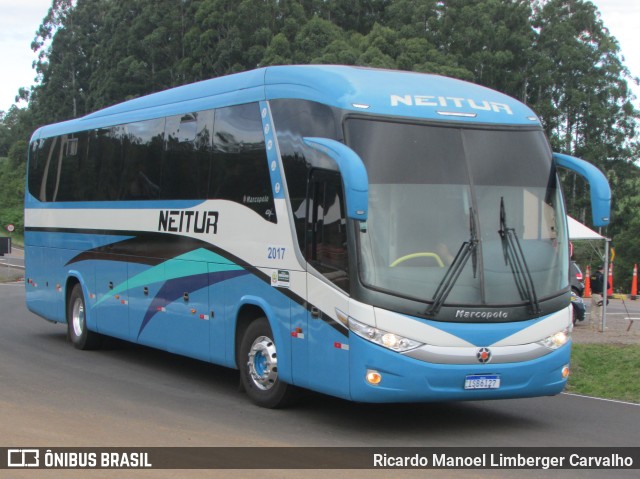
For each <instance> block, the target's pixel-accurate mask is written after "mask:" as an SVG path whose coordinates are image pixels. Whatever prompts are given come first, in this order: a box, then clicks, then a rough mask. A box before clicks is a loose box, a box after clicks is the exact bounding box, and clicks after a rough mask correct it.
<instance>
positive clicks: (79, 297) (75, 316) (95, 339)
mask: <svg viewBox="0 0 640 479" xmlns="http://www.w3.org/2000/svg"><path fill="white" fill-rule="evenodd" d="M67 336H68V337H69V340H70V341H71V344H73V346H74V347H75V348H77V349H97V348H99V347H100V345H101V343H102V336H101V335H100V334H98V333H94V332H93V331H89V330H88V329H87V316H86V310H85V302H84V294H83V293H82V286H80V285H79V284H76V285H75V286H74V287H73V289H72V290H71V295H70V296H69V304H68V305H67Z"/></svg>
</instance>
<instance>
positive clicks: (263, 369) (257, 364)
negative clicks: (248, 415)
mask: <svg viewBox="0 0 640 479" xmlns="http://www.w3.org/2000/svg"><path fill="white" fill-rule="evenodd" d="M247 365H248V366H249V374H250V375H251V379H252V381H253V383H254V384H255V385H256V387H257V388H258V389H261V390H263V391H267V390H269V389H271V388H272V387H273V385H274V384H275V383H276V379H278V358H277V355H276V345H275V344H274V342H273V340H272V339H270V338H268V337H266V336H260V337H259V338H257V339H256V340H255V341H254V342H253V344H252V345H251V349H250V350H249V361H248V363H247Z"/></svg>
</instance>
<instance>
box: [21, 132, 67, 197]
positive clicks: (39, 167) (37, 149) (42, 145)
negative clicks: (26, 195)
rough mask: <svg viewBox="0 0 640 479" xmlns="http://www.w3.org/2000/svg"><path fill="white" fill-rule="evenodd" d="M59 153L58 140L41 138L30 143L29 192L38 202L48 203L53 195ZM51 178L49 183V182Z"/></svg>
mask: <svg viewBox="0 0 640 479" xmlns="http://www.w3.org/2000/svg"><path fill="white" fill-rule="evenodd" d="M59 152H60V139H59V138H57V137H56V138H43V139H40V140H38V141H37V142H34V143H32V145H31V151H30V157H29V180H28V184H29V192H30V193H31V194H32V195H33V196H34V197H35V198H37V199H38V200H40V201H49V200H50V199H51V196H52V195H53V187H54V185H53V183H52V182H53V178H54V174H53V173H52V174H51V175H49V169H52V170H55V168H54V167H52V166H51V165H52V164H55V162H56V161H57V158H58V156H59ZM49 178H51V183H50V182H49Z"/></svg>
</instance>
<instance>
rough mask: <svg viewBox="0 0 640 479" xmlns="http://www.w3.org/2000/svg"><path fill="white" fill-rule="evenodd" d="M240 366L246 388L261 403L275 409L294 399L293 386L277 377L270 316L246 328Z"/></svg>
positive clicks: (242, 342) (276, 358) (241, 344)
mask: <svg viewBox="0 0 640 479" xmlns="http://www.w3.org/2000/svg"><path fill="white" fill-rule="evenodd" d="M238 367H239V368H240V380H241V382H242V386H243V387H244V390H245V392H246V393H247V395H248V396H249V398H250V399H251V401H253V402H254V403H255V404H257V405H258V406H261V407H265V408H271V409H276V408H281V407H285V406H288V405H289V404H291V403H292V401H293V400H294V397H295V388H294V386H291V385H289V384H286V383H284V382H282V381H281V380H280V379H279V377H278V352H277V350H276V344H275V341H274V340H273V333H272V332H271V327H270V326H269V321H268V320H267V318H264V317H262V318H259V319H257V320H255V321H253V322H252V323H251V324H250V325H249V327H248V328H247V330H246V331H245V333H244V335H243V337H242V341H241V343H240V352H239V356H238Z"/></svg>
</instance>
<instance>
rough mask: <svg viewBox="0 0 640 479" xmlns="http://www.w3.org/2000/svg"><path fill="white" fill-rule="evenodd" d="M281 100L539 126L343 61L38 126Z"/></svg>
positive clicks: (505, 110)
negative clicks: (299, 100) (289, 99)
mask: <svg viewBox="0 0 640 479" xmlns="http://www.w3.org/2000/svg"><path fill="white" fill-rule="evenodd" d="M278 98H296V99H304V100H311V101H316V102H320V103H324V104H327V105H331V106H335V107H338V108H343V109H346V110H352V111H359V112H361V113H368V114H375V115H391V116H394V117H406V118H417V119H429V120H440V121H459V122H466V123H475V124H500V125H539V124H540V121H539V120H538V118H537V116H536V115H535V113H534V112H533V111H531V110H530V109H529V108H528V107H527V106H525V105H524V104H522V103H520V102H519V101H517V100H515V99H513V98H511V97H509V96H507V95H504V94H502V93H499V92H497V91H494V90H491V89H489V88H485V87H482V86H479V85H475V84H473V83H469V82H465V81H462V80H457V79H453V78H447V77H443V76H439V75H433V74H424V73H413V72H403V71H394V70H380V69H373V68H364V67H354V66H340V65H292V66H270V67H265V68H260V69H257V70H251V71H247V72H243V73H236V74H233V75H227V76H223V77H219V78H213V79H210V80H205V81H201V82H197V83H193V84H190V85H184V86H180V87H176V88H172V89H169V90H165V91H162V92H158V93H153V94H151V95H146V96H143V97H140V98H136V99H133V100H129V101H126V102H123V103H120V104H117V105H114V106H111V107H108V108H105V109H102V110H99V111H96V112H94V113H91V114H89V115H86V116H84V117H82V118H77V119H74V120H70V121H66V122H62V123H57V124H54V125H49V126H45V127H42V128H40V129H39V130H37V131H36V132H35V133H34V135H33V138H32V139H37V138H41V137H50V136H55V135H61V134H65V133H71V132H74V131H83V130H90V129H95V128H103V127H107V126H113V125H119V124H124V123H130V122H134V121H141V120H146V119H152V118H160V117H163V116H168V115H177V114H181V113H190V112H194V111H199V110H206V109H210V108H219V107H224V106H230V105H236V104H241V103H249V102H254V101H260V100H272V99H278Z"/></svg>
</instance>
